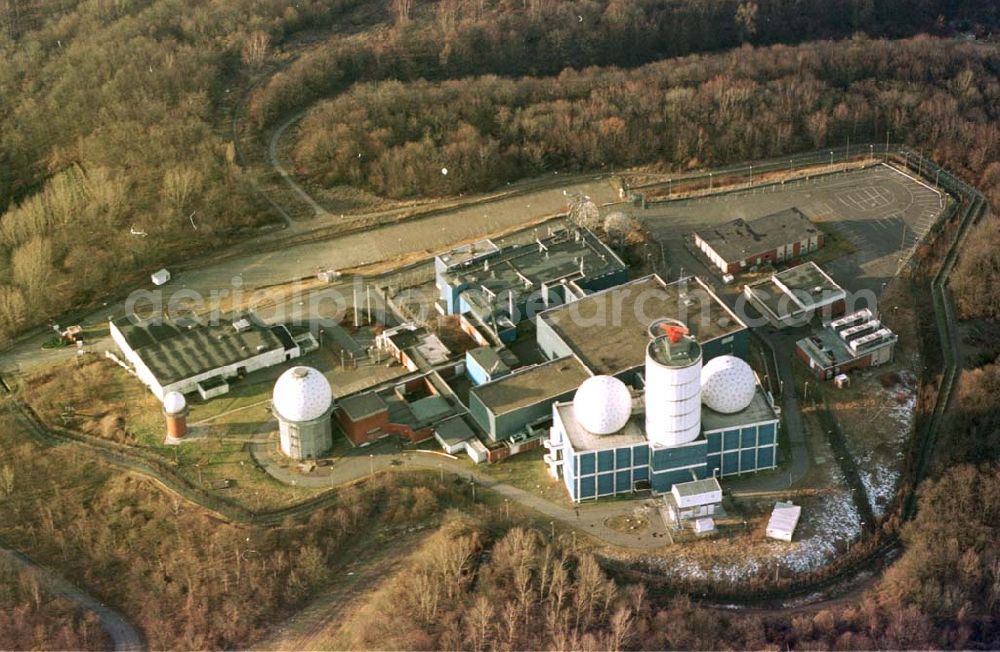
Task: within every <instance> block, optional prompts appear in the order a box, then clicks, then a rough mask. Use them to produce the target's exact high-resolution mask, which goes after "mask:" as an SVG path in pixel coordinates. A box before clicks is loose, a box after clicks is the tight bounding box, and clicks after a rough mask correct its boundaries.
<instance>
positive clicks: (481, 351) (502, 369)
mask: <svg viewBox="0 0 1000 652" xmlns="http://www.w3.org/2000/svg"><path fill="white" fill-rule="evenodd" d="M468 355H469V357H471V358H472V359H473V360H475V361H476V364H478V365H479V366H480V367H482V368H483V369H485V370H486V371H487V372H488V373H490V374H491V375H492V374H497V373H506V372H508V371H510V367H509V366H508V365H507V363H506V362H504V361H503V359H502V358H501V357H500V354H499V353H497V352H496V350H495V349H493V348H490V347H488V346H481V347H479V348H476V349H471V350H470V351H468Z"/></svg>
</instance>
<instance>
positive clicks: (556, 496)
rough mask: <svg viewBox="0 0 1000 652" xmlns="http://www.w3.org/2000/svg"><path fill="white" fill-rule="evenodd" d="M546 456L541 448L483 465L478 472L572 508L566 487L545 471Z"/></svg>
mask: <svg viewBox="0 0 1000 652" xmlns="http://www.w3.org/2000/svg"><path fill="white" fill-rule="evenodd" d="M544 455H545V449H544V448H539V449H535V450H531V451H527V452H524V453H519V454H517V455H514V456H513V457H509V458H507V459H505V460H504V461H502V462H500V463H498V464H481V465H479V466H477V467H476V470H477V471H481V472H483V473H484V474H486V475H488V476H490V477H491V478H494V479H496V480H499V481H500V482H504V483H506V484H509V485H511V486H514V487H517V488H518V489H523V490H524V491H527V492H528V493H531V494H534V495H536V496H540V497H541V498H544V499H545V500H548V501H550V502H553V503H556V504H558V505H563V506H566V507H570V506H572V502H571V501H570V499H569V495H568V494H567V493H566V485H564V484H563V483H562V482H560V481H559V480H553V479H552V477H551V476H550V475H549V474H548V472H547V471H546V470H545V464H544V463H543V462H542V457H543V456H544Z"/></svg>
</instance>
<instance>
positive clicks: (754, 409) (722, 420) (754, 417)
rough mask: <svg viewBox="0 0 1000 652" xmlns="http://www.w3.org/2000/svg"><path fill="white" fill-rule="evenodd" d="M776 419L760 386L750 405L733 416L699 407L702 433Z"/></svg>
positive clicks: (776, 416)
mask: <svg viewBox="0 0 1000 652" xmlns="http://www.w3.org/2000/svg"><path fill="white" fill-rule="evenodd" d="M777 419H778V415H777V414H776V413H775V412H774V408H773V407H771V403H770V402H769V401H768V400H767V395H766V394H764V390H763V389H762V388H761V386H760V385H757V391H756V392H755V393H754V395H753V400H751V401H750V405H748V406H747V407H746V409H744V410H741V411H740V412H737V413H735V414H723V413H721V412H716V411H715V410H713V409H711V408H709V407H706V406H704V405H703V406H702V407H701V430H702V432H715V431H717V430H727V429H729V428H739V427H742V426H747V425H750V424H754V423H761V422H765V421H776V420H777Z"/></svg>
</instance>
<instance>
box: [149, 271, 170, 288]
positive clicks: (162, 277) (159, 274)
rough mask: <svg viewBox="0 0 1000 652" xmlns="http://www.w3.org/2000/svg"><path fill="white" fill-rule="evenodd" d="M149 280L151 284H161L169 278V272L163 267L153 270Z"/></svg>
mask: <svg viewBox="0 0 1000 652" xmlns="http://www.w3.org/2000/svg"><path fill="white" fill-rule="evenodd" d="M150 280H152V281H153V285H163V284H164V283H166V282H167V281H169V280H170V272H169V271H167V270H165V269H161V270H158V271H155V272H153V274H152V276H150Z"/></svg>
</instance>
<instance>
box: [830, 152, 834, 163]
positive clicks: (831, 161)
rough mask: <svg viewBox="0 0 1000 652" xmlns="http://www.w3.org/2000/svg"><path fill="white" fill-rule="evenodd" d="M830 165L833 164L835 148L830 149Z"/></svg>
mask: <svg viewBox="0 0 1000 652" xmlns="http://www.w3.org/2000/svg"><path fill="white" fill-rule="evenodd" d="M830 165H833V150H832V149H831V150H830Z"/></svg>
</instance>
